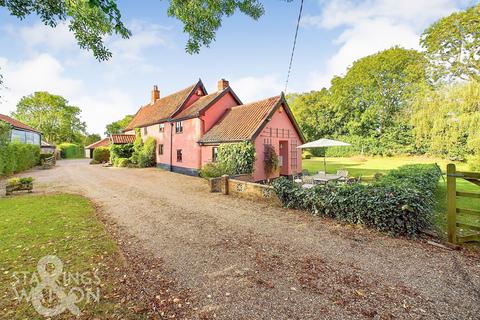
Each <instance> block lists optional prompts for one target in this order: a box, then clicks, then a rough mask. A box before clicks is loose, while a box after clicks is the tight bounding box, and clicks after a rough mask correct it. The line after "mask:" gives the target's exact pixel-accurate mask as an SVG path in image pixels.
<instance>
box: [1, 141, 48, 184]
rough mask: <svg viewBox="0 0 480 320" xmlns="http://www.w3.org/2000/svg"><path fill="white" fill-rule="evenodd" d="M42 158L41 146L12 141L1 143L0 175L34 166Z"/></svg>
mask: <svg viewBox="0 0 480 320" xmlns="http://www.w3.org/2000/svg"><path fill="white" fill-rule="evenodd" d="M39 160H40V147H39V146H38V145H33V144H24V143H18V142H12V143H10V144H6V145H5V144H0V175H2V176H6V175H10V174H12V173H17V172H21V171H24V170H27V169H30V168H32V167H34V166H35V165H36V164H38V162H39Z"/></svg>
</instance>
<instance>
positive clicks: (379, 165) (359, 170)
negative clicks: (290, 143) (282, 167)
mask: <svg viewBox="0 0 480 320" xmlns="http://www.w3.org/2000/svg"><path fill="white" fill-rule="evenodd" d="M416 163H437V164H438V165H439V166H440V168H441V169H442V171H443V172H445V171H446V168H447V164H448V163H450V161H447V160H444V159H435V158H426V157H391V158H383V157H351V158H327V172H328V173H335V172H336V171H337V170H340V169H344V170H348V173H349V175H351V176H355V177H362V180H364V181H370V180H371V179H372V177H373V175H374V174H375V173H386V172H388V171H389V170H392V169H395V168H398V167H400V166H402V165H406V164H416ZM456 165H457V170H463V171H469V170H468V166H467V165H466V164H465V163H456ZM303 169H306V170H308V171H309V173H310V174H313V173H315V172H317V171H323V158H311V159H304V160H303ZM457 189H458V191H470V192H480V187H478V186H476V185H474V184H472V183H470V182H468V181H465V180H461V179H459V180H457ZM437 202H438V206H437V210H436V211H437V218H436V222H437V225H438V226H439V228H440V229H441V230H444V229H445V222H446V216H445V213H446V184H445V181H444V180H443V179H441V180H440V182H439V188H438V190H437ZM457 203H458V207H462V208H470V209H476V210H480V200H479V199H473V198H460V197H459V198H458V200H457ZM463 219H465V221H466V222H469V223H474V224H479V225H480V217H473V216H470V217H464V218H463Z"/></svg>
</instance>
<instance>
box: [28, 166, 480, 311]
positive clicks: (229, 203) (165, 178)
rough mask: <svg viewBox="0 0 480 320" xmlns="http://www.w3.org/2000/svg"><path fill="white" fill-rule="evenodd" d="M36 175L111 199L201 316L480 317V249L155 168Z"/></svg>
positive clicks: (120, 220) (53, 185) (124, 224)
mask: <svg viewBox="0 0 480 320" xmlns="http://www.w3.org/2000/svg"><path fill="white" fill-rule="evenodd" d="M28 175H33V176H34V177H36V180H37V185H38V186H39V187H40V188H42V189H46V190H48V191H69V192H76V193H81V194H83V195H85V196H87V197H89V198H91V199H92V200H93V201H94V202H96V203H97V204H99V205H100V206H101V208H103V211H104V212H105V215H106V216H107V217H108V219H111V221H112V222H114V223H116V224H118V225H119V226H120V227H121V228H122V230H125V231H124V232H126V233H128V235H129V236H131V237H134V238H135V239H137V241H136V242H135V243H136V245H137V246H140V247H141V250H143V252H144V254H145V255H151V256H153V257H156V258H159V259H161V261H162V264H163V268H165V269H166V270H169V273H171V274H172V275H173V277H174V278H175V281H176V282H177V283H178V286H180V287H181V288H184V289H189V290H190V295H191V297H190V299H191V301H194V304H195V305H196V306H197V307H196V308H195V309H193V310H194V311H193V312H192V314H191V316H192V318H200V319H210V318H217V319H235V320H237V319H350V318H351V319H353V318H355V319H358V318H376V319H389V318H401V319H404V318H407V319H417V318H422V319H480V257H479V256H478V255H476V254H473V253H466V252H459V251H449V250H444V249H440V248H436V247H434V246H431V245H429V244H426V243H423V242H420V241H408V240H404V239H394V238H390V237H388V236H386V235H383V234H379V233H377V232H374V231H370V230H364V229H361V228H359V227H352V226H343V225H339V224H337V223H335V222H333V221H329V220H325V219H321V218H316V217H312V216H310V215H307V214H305V213H302V212H296V211H291V210H286V209H282V208H278V207H272V206H269V205H267V204H264V203H261V202H253V201H249V200H242V199H237V198H234V197H229V196H223V195H221V194H211V193H209V192H208V188H207V184H206V183H205V181H204V180H202V179H200V178H194V177H188V176H184V175H180V174H174V173H170V172H166V171H161V170H157V169H153V168H151V169H121V168H104V167H101V166H90V165H88V160H68V161H67V160H64V161H59V162H58V165H57V167H56V168H54V169H52V170H45V171H33V173H32V172H29V173H28ZM140 267H141V266H140Z"/></svg>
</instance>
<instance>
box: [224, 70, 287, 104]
mask: <svg viewBox="0 0 480 320" xmlns="http://www.w3.org/2000/svg"><path fill="white" fill-rule="evenodd" d="M230 84H231V86H232V89H233V90H234V91H235V93H236V94H237V95H238V96H239V97H240V99H241V100H242V102H243V103H248V102H253V101H257V100H261V99H265V98H268V97H272V96H276V95H278V94H280V92H281V91H282V90H283V89H284V85H285V84H284V83H283V82H282V81H281V79H280V76H279V75H278V74H270V75H265V76H261V77H254V76H248V77H243V78H239V79H235V80H232V81H230Z"/></svg>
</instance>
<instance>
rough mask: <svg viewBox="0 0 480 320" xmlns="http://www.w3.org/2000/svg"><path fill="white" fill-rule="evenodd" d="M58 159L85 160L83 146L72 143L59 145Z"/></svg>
mask: <svg viewBox="0 0 480 320" xmlns="http://www.w3.org/2000/svg"><path fill="white" fill-rule="evenodd" d="M57 147H58V149H59V150H60V157H61V158H62V159H78V158H85V151H84V149H83V146H80V145H78V144H74V143H68V142H64V143H61V144H59V145H58V146H57Z"/></svg>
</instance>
